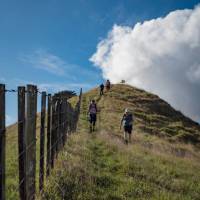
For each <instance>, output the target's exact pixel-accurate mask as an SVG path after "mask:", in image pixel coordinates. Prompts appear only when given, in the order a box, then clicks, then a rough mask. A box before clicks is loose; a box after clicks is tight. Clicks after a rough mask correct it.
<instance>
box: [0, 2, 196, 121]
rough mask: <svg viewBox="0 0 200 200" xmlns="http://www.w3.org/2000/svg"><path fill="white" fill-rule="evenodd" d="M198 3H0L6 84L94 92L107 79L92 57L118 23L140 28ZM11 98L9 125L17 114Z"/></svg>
mask: <svg viewBox="0 0 200 200" xmlns="http://www.w3.org/2000/svg"><path fill="white" fill-rule="evenodd" d="M198 2H199V1H196V0H177V1H175V0H160V1H158V0H144V1H141V0H125V1H119V0H109V1H108V0H101V1H97V0H73V1H72V0H71V1H70V0H59V1H58V0H48V1H47V0H46V1H45V0H43V1H41V0H34V1H33V0H31V1H30V0H0V55H1V56H0V82H2V83H6V87H7V89H10V88H12V89H15V88H16V87H17V86H18V85H25V84H28V83H34V84H37V85H38V86H40V88H41V89H47V90H48V92H54V91H57V90H62V89H73V90H76V91H78V90H79V88H80V87H83V89H84V90H88V89H89V88H92V87H94V86H96V85H98V84H100V83H101V82H102V81H103V78H102V75H101V70H100V69H99V68H97V67H94V66H93V65H92V63H91V62H90V61H89V58H90V57H91V56H92V54H93V53H94V52H95V51H96V46H97V44H98V42H99V41H100V40H101V39H102V38H105V37H106V35H107V33H108V31H109V30H111V28H112V27H113V25H114V24H117V25H128V26H134V24H135V23H136V22H142V21H145V20H149V19H152V18H157V17H161V16H165V15H166V14H167V13H169V12H170V11H173V10H177V9H184V8H193V7H194V6H195V5H196V4H198ZM16 101H17V100H16V94H7V111H6V112H7V115H8V119H7V120H8V121H7V123H11V122H13V121H14V120H15V119H16V116H17V102H16Z"/></svg>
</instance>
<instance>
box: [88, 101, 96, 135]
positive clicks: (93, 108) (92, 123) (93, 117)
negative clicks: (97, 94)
mask: <svg viewBox="0 0 200 200" xmlns="http://www.w3.org/2000/svg"><path fill="white" fill-rule="evenodd" d="M88 113H89V121H90V132H92V131H94V130H95V124H96V120H97V105H96V103H95V100H92V101H91V103H90V105H89V109H88Z"/></svg>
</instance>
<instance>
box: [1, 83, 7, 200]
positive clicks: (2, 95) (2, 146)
mask: <svg viewBox="0 0 200 200" xmlns="http://www.w3.org/2000/svg"><path fill="white" fill-rule="evenodd" d="M5 115H6V114H5V85H4V84H0V199H1V200H5V198H6V197H5V146H6V144H5V143H6V141H5V134H6V130H5V128H6V127H5Z"/></svg>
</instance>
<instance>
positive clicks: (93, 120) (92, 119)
mask: <svg viewBox="0 0 200 200" xmlns="http://www.w3.org/2000/svg"><path fill="white" fill-rule="evenodd" d="M96 120H97V115H96V114H90V124H91V125H93V126H95V124H96Z"/></svg>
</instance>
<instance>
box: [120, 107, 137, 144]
mask: <svg viewBox="0 0 200 200" xmlns="http://www.w3.org/2000/svg"><path fill="white" fill-rule="evenodd" d="M133 121H134V119H133V114H132V112H130V110H128V108H126V109H125V112H124V115H123V117H122V120H121V125H122V124H123V127H124V141H125V143H126V144H128V142H129V143H130V142H131V134H132V129H133ZM121 125H120V129H121ZM127 135H128V136H129V137H128V138H127Z"/></svg>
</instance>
